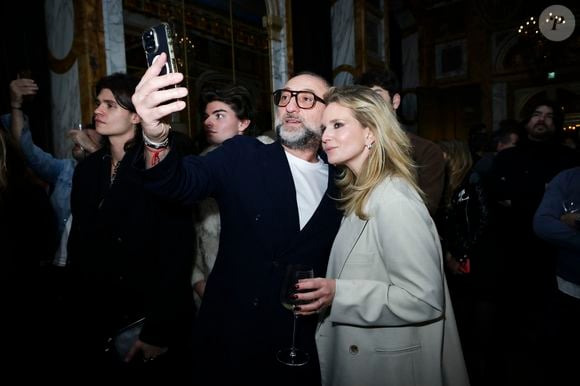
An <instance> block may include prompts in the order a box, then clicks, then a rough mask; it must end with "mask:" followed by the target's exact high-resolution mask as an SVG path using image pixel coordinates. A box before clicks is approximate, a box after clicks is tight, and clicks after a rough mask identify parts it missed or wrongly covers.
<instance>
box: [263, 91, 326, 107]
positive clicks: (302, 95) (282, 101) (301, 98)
mask: <svg viewBox="0 0 580 386" xmlns="http://www.w3.org/2000/svg"><path fill="white" fill-rule="evenodd" d="M272 95H273V96H274V104H275V105H276V106H280V107H285V106H288V103H290V100H291V99H292V97H294V98H295V99H296V104H297V105H298V107H300V108H301V109H311V108H313V107H314V105H315V104H316V102H320V103H322V104H326V102H324V99H322V98H320V97H319V96H317V95H316V94H314V93H313V92H312V91H291V90H276V91H274V93H273V94H272Z"/></svg>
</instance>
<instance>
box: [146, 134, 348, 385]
mask: <svg viewBox="0 0 580 386" xmlns="http://www.w3.org/2000/svg"><path fill="white" fill-rule="evenodd" d="M144 175H145V178H146V181H147V183H146V186H147V188H148V189H150V190H152V191H153V192H154V193H157V194H161V195H163V196H166V197H167V196H169V197H171V198H173V199H178V200H181V201H185V202H187V203H192V202H194V201H195V200H199V199H202V198H205V197H207V196H212V197H214V198H215V199H216V200H217V202H218V204H219V208H220V216H221V234H220V246H219V252H218V256H217V261H216V263H215V266H214V268H213V271H212V273H211V274H210V276H209V279H208V282H207V287H206V292H205V294H204V299H203V303H202V306H201V309H200V312H199V319H198V322H199V324H198V326H197V327H196V328H197V332H198V333H199V334H198V335H199V336H198V339H199V341H198V343H197V344H198V348H197V349H196V351H197V352H198V353H199V354H200V356H201V357H200V358H199V361H198V363H197V364H199V365H200V366H199V369H198V370H197V372H198V374H199V376H200V377H202V379H203V380H204V381H202V382H201V383H202V384H257V383H258V384H281V383H285V382H288V383H289V384H294V385H296V384H300V385H304V384H317V383H319V368H318V361H317V355H316V348H315V342H314V331H315V328H316V322H317V318H316V317H315V316H313V317H300V318H299V320H298V325H297V326H298V327H297V342H296V343H297V346H299V347H301V348H305V349H307V350H308V351H309V352H310V354H311V362H310V363H309V364H308V365H307V366H305V367H301V368H295V367H286V366H284V365H281V364H279V363H278V362H277V361H276V358H275V355H276V351H277V350H278V349H280V348H286V347H289V346H290V344H291V334H292V318H293V316H292V313H291V312H289V311H288V310H286V309H284V308H283V307H282V305H281V303H280V296H279V294H280V287H281V285H282V279H283V276H284V272H285V269H286V266H287V265H288V264H289V263H297V262H304V263H308V264H310V265H312V266H313V267H314V271H315V276H317V277H324V276H325V273H326V267H327V263H328V257H329V254H330V248H331V246H332V242H333V240H334V237H335V235H336V232H337V230H338V227H339V225H340V220H341V218H342V213H341V212H340V211H339V210H338V209H337V205H336V201H334V200H333V199H332V198H331V197H337V196H338V191H337V190H336V188H335V185H334V177H335V173H334V168H333V167H330V172H329V181H328V190H327V192H326V194H325V196H324V197H323V199H322V201H321V203H320V204H319V206H318V208H317V210H316V211H315V213H314V215H313V216H312V218H311V219H310V221H309V222H308V224H306V226H305V227H304V228H303V229H302V231H301V230H300V225H299V217H298V206H297V203H296V190H295V187H294V183H293V179H292V174H291V172H290V166H289V164H288V161H287V158H286V155H285V154H284V149H283V147H282V146H281V145H280V144H279V143H277V142H276V143H273V144H270V145H265V144H263V143H261V142H259V141H258V140H256V139H254V138H250V137H244V136H236V137H234V138H232V139H230V140H228V141H226V142H224V144H223V145H222V146H221V147H220V148H219V149H216V150H214V151H213V152H211V153H209V154H208V155H206V156H204V157H193V156H190V157H185V158H184V159H183V161H182V163H181V164H180V162H179V161H178V160H177V159H176V158H175V157H173V156H172V153H171V152H170V153H169V154H168V156H167V157H166V158H165V160H163V161H162V162H161V163H160V164H159V165H157V166H156V167H154V168H152V169H149V170H147V171H145V172H144ZM296 382H298V383H296Z"/></svg>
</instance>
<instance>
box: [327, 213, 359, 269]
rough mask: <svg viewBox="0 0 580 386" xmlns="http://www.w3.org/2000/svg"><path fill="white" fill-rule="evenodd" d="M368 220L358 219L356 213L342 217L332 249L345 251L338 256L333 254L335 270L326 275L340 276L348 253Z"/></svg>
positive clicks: (348, 255)
mask: <svg viewBox="0 0 580 386" xmlns="http://www.w3.org/2000/svg"><path fill="white" fill-rule="evenodd" d="M368 222H369V221H368V220H361V219H359V218H358V217H357V216H356V215H351V216H348V217H345V218H344V219H343V221H342V224H341V225H340V231H339V232H338V234H337V236H336V239H335V246H334V247H333V249H334V250H335V251H345V252H346V253H341V254H340V255H339V256H333V258H334V259H335V261H336V264H334V269H333V271H335V272H328V277H340V275H341V274H342V270H343V269H344V266H345V264H346V261H347V260H348V258H349V257H350V254H351V253H352V251H353V249H354V247H355V245H356V243H357V242H358V240H359V239H360V236H361V235H362V233H363V231H364V229H365V228H366V226H367V224H368ZM335 253H336V252H335ZM331 260H332V259H331Z"/></svg>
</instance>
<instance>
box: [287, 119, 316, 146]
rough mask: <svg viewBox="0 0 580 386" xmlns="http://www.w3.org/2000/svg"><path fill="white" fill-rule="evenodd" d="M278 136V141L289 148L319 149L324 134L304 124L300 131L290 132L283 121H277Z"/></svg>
mask: <svg viewBox="0 0 580 386" xmlns="http://www.w3.org/2000/svg"><path fill="white" fill-rule="evenodd" d="M276 137H277V138H278V141H280V143H281V144H282V145H284V146H286V147H287V148H289V149H295V150H317V149H318V147H319V146H320V141H321V138H322V136H321V135H320V133H318V132H316V131H315V130H313V129H311V128H308V127H306V126H302V130H300V131H299V132H294V133H288V132H287V131H286V130H284V127H283V124H282V123H278V122H277V123H276Z"/></svg>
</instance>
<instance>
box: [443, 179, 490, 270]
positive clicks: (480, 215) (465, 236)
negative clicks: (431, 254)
mask: <svg viewBox="0 0 580 386" xmlns="http://www.w3.org/2000/svg"><path fill="white" fill-rule="evenodd" d="M489 220H490V219H489V211H488V200H487V195H486V192H485V190H484V188H483V185H482V182H481V178H480V176H479V174H477V173H476V172H471V173H469V174H468V175H467V177H466V178H465V179H464V180H463V182H462V183H461V185H459V187H458V188H457V189H456V190H455V191H454V192H453V196H452V199H451V205H450V206H448V207H446V208H445V211H444V219H443V224H442V225H443V232H442V237H443V240H442V245H443V249H444V251H445V252H450V253H451V255H452V256H453V257H454V258H455V259H456V260H458V261H463V260H465V259H466V258H468V257H472V254H473V253H476V249H477V247H478V243H479V242H480V241H481V239H482V236H483V235H484V233H485V232H486V231H487V228H488V225H489Z"/></svg>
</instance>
